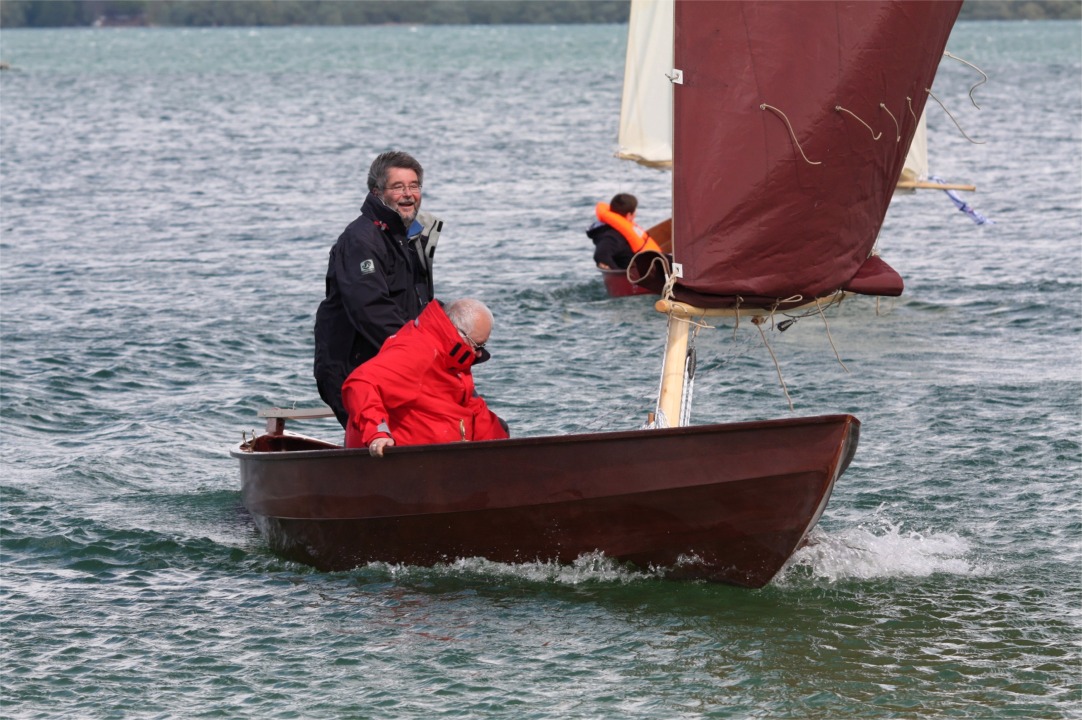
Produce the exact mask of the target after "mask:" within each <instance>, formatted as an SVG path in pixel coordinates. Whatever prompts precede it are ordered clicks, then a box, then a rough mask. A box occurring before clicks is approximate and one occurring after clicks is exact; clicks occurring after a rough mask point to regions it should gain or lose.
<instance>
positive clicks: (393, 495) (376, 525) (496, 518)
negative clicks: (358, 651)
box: [232, 415, 860, 587]
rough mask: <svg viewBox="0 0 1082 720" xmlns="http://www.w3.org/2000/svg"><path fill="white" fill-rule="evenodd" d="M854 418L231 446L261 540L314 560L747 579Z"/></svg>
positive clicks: (838, 458) (809, 506) (796, 514)
mask: <svg viewBox="0 0 1082 720" xmlns="http://www.w3.org/2000/svg"><path fill="white" fill-rule="evenodd" d="M859 426H860V423H859V421H858V420H857V419H856V418H854V417H852V416H849V415H835V416H825V417H817V418H803V419H795V420H775V421H766V422H754V423H739V424H731V425H710V426H699V427H687V428H672V429H665V430H640V431H631V432H621V433H602V434H592V435H569V436H558V437H542V438H525V439H512V440H498V441H491V442H477V443H455V444H449V445H427V446H421V447H405V448H394V449H392V450H390V451H389V452H388V453H387V456H386V457H384V458H382V459H376V458H371V457H369V456H368V454H367V452H366V451H365V450H346V449H340V448H335V447H334V446H329V445H327V444H324V443H319V441H312V440H310V439H307V438H303V437H299V436H290V435H284V436H283V435H264V436H261V437H260V438H258V439H257V440H256V441H255V443H254V445H255V447H256V448H257V451H255V452H253V451H250V450H247V449H245V447H250V446H242V447H241V448H238V449H237V450H234V451H233V453H232V454H233V455H234V456H235V457H237V458H238V459H239V460H240V466H241V485H242V495H243V501H244V505H245V507H246V508H247V509H248V511H249V512H250V513H251V515H252V517H253V518H254V520H255V522H256V524H257V526H258V527H259V529H260V531H261V532H262V533H263V534H264V535H265V537H266V538H267V541H268V543H269V544H270V546H271V548H272V549H273V550H275V551H276V552H278V553H280V554H282V555H284V556H286V557H290V558H293V559H296V560H299V561H301V562H305V563H307V564H311V565H313V566H315V567H317V568H320V569H324V570H345V569H349V568H353V567H356V566H358V565H362V564H364V563H367V562H372V561H384V562H392V563H405V564H414V565H432V564H436V563H440V562H447V561H450V560H453V559H455V558H466V557H484V558H488V559H490V560H494V561H497V562H509V563H513V562H527V561H534V560H545V561H558V562H562V563H566V562H571V561H573V560H574V559H575V558H577V557H579V556H580V555H582V554H584V553H590V552H595V551H600V552H603V553H604V554H605V555H606V556H608V557H611V558H615V559H617V560H620V561H626V562H631V563H634V564H635V565H637V566H639V567H642V568H651V567H654V568H664V569H666V572H667V574H669V575H671V576H676V577H687V578H701V579H706V580H713V581H720V582H726V583H732V584H735V585H742V586H747V587H761V586H762V585H765V584H766V583H767V582H769V581H770V579H771V578H773V577H774V575H775V574H776V573H777V572H778V570H780V569H781V567H782V566H783V565H784V564H785V562H786V560H788V558H789V557H790V556H791V555H792V553H793V552H794V551H795V550H796V549H797V548H798V547H799V545H800V543H801V541H802V540H803V539H804V537H805V536H806V534H807V532H808V530H810V529H811V527H812V526H813V525H814V524H815V523H816V521H817V520H818V519H819V516H820V515H821V514H822V512H823V509H824V507H825V506H826V502H827V500H828V498H829V497H830V492H831V489H832V488H833V485H834V482H835V480H836V479H837V477H838V476H839V475H840V474H841V473H842V472H843V471H844V470H845V468H846V467H847V466H848V464H849V462H850V460H851V459H852V456H853V453H854V452H855V450H856V445H857V441H858V436H859ZM308 447H312V448H317V449H298V448H308Z"/></svg>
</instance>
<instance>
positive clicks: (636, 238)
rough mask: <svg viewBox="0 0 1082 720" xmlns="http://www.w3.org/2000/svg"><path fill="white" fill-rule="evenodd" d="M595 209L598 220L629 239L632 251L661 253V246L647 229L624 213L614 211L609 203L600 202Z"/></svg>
mask: <svg viewBox="0 0 1082 720" xmlns="http://www.w3.org/2000/svg"><path fill="white" fill-rule="evenodd" d="M594 211H595V212H596V213H597V219H598V220H600V221H601V222H603V223H605V224H606V225H608V226H610V227H612V228H613V229H615V230H616V231H617V232H619V233H620V234H621V235H623V236H624V240H627V244H628V245H630V246H631V252H634V253H640V252H642V251H643V250H650V251H652V252H656V253H658V254H661V247H660V246H658V244H657V243H656V242H654V239H653V238H652V237H650V236H649V235H647V234H646V231H645V230H643V229H642V228H641V227H639V226H638V225H636V224H635V223H633V222H631V220H629V219H627V218H626V217H624V216H623V215H620V214H618V213H614V212H613V211H612V210H611V209H610V208H609V204H608V203H603V202H599V203H598V204H597V207H595V208H594Z"/></svg>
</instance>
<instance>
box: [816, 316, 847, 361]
mask: <svg viewBox="0 0 1082 720" xmlns="http://www.w3.org/2000/svg"><path fill="white" fill-rule="evenodd" d="M815 307H816V308H817V309H818V310H819V317H821V318H823V327H824V328H826V331H827V340H829V341H830V349H831V350H833V351H834V357H836V358H837V359H838V364H839V365H841V366H842V370H845V371H846V372H849V368H847V367H846V366H845V363H843V362H842V356H841V355H839V354H838V348H837V347H836V346H835V345H834V338H833V337H831V335H830V323H828V322H827V316H826V313H824V312H823V306H822V305H820V304H819V298H815Z"/></svg>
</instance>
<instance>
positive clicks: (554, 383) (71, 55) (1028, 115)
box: [0, 22, 1082, 720]
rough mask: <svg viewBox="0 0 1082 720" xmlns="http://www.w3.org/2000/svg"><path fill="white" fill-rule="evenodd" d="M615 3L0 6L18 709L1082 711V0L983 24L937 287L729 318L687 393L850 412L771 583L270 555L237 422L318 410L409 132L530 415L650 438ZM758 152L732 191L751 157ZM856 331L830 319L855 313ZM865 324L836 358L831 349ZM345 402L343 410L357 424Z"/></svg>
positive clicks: (653, 383)
mask: <svg viewBox="0 0 1082 720" xmlns="http://www.w3.org/2000/svg"><path fill="white" fill-rule="evenodd" d="M625 32H626V28H625V27H623V26H574V27H532V26H531V27H504V26H498V27H417V28H414V27H388V28H382V27H381V28H371V27H365V28H335V29H330V28H283V29H208V30H191V29H133V30H84V29H79V30H76V29H64V30H16V31H11V30H4V31H3V32H2V34H0V59H2V60H3V61H5V62H7V63H9V64H10V65H11V70H8V71H4V72H3V73H2V75H0V83H2V84H0V133H2V134H0V140H2V147H0V171H2V174H0V201H2V203H0V353H2V357H0V393H2V405H0V409H2V445H0V451H2V469H3V473H2V475H3V477H2V480H0V490H2V508H0V509H2V515H0V522H2V525H0V533H2V534H0V539H2V548H0V552H2V556H0V560H2V566H0V569H2V577H0V601H2V610H0V612H2V625H0V633H2V640H3V649H2V678H0V681H2V697H0V700H2V708H0V714H2V715H3V716H4V717H11V718H46V717H78V718H194V717H208V718H209V717H219V718H481V717H484V718H514V719H516V720H518V719H521V718H535V719H550V718H551V719H556V718H661V719H670V718H700V717H711V718H747V717H770V718H846V717H879V718H945V717H966V718H1067V717H1080V716H1082V710H1080V708H1082V655H1080V640H1082V610H1080V608H1082V546H1080V543H1082V447H1080V441H1082V436H1080V431H1079V428H1080V422H1082V339H1080V320H1082V24H1080V23H1077V22H1045V23H1022V22H998V23H993V22H966V23H960V24H959V25H958V26H957V27H956V29H955V31H954V34H953V36H952V38H951V42H950V43H949V45H948V49H949V50H950V51H951V52H952V53H953V54H955V55H958V56H960V57H962V58H965V59H966V60H968V61H970V62H973V63H975V64H977V65H978V66H980V67H981V69H983V70H984V71H985V72H986V73H987V74H988V75H989V78H990V79H989V82H988V83H987V84H984V85H981V86H980V87H979V88H977V90H976V91H975V93H974V97H975V98H976V100H977V102H978V103H979V105H980V109H979V110H978V109H977V108H976V107H974V106H973V105H972V104H971V103H970V101H969V98H968V90H969V87H970V85H972V84H973V82H975V81H976V79H978V78H979V75H977V73H976V72H975V71H973V70H971V69H969V68H968V67H966V66H964V65H962V64H960V63H956V62H954V61H951V60H944V62H943V64H942V66H941V69H940V73H939V76H938V78H937V80H936V84H935V87H934V91H935V92H936V95H937V96H938V97H940V99H942V100H943V102H944V104H945V105H946V106H947V108H948V109H949V110H950V111H951V113H952V114H953V115H954V116H955V117H956V118H957V119H958V121H959V123H960V124H961V125H962V127H963V128H964V130H965V132H966V133H967V134H968V135H969V136H970V137H972V138H973V139H974V140H978V141H981V142H982V144H972V143H970V142H969V141H968V140H966V138H965V137H964V136H963V135H962V134H961V133H960V132H959V131H958V130H957V129H956V128H955V126H954V123H953V122H952V121H951V120H950V118H948V117H947V115H946V113H944V112H943V111H941V110H938V108H937V107H936V106H934V104H933V103H929V107H930V108H932V110H931V111H930V113H929V125H930V129H931V141H930V145H931V155H932V158H931V163H932V170H933V172H934V173H935V174H937V175H939V176H942V177H944V178H945V179H948V180H951V181H956V182H971V183H975V184H976V185H978V187H979V190H978V192H977V193H975V194H968V195H967V196H966V198H967V199H968V200H969V201H970V202H971V203H972V204H973V206H974V207H976V209H977V210H979V211H980V212H981V213H983V214H984V215H986V216H988V217H989V218H991V219H993V220H994V221H995V223H996V224H994V225H983V226H978V225H976V224H974V223H973V222H972V221H971V220H970V219H969V218H968V217H966V215H964V214H963V213H960V212H958V211H957V210H956V209H955V208H954V206H953V204H952V203H951V202H950V200H949V199H948V198H947V197H946V196H945V195H944V194H943V193H941V192H938V191H931V192H928V193H923V194H917V195H913V196H904V197H899V198H898V199H897V200H896V201H895V202H894V203H893V205H892V207H891V210H890V212H889V214H888V217H887V222H886V224H885V227H884V229H883V232H882V234H881V237H880V246H881V250H882V253H883V255H884V256H885V257H886V259H887V260H888V261H889V262H890V263H891V264H892V265H893V266H894V267H895V268H896V269H898V270H899V271H900V272H901V274H902V275H903V276H904V277H905V279H906V283H907V285H906V291H905V294H904V295H903V296H902V297H901V298H898V299H895V300H889V301H881V302H879V303H877V302H876V301H875V300H873V299H868V298H863V299H854V300H852V301H847V302H846V303H845V304H843V305H842V306H841V307H840V308H838V309H836V310H835V311H833V312H831V313H830V314H829V316H828V321H829V325H827V326H824V324H823V322H822V321H821V320H820V319H818V318H816V317H808V318H804V319H802V320H801V321H799V322H798V323H796V324H795V325H794V326H793V327H792V328H790V329H789V330H787V331H786V332H784V333H781V332H778V331H772V332H770V333H768V334H767V336H766V337H767V340H768V341H769V345H770V349H771V350H772V351H773V353H774V354H775V355H776V356H777V358H778V363H779V365H780V367H781V371H782V374H783V377H784V380H785V383H786V386H787V387H788V389H789V393H790V395H791V397H792V402H793V406H794V409H793V410H790V409H789V405H788V402H787V400H786V398H785V395H784V394H783V392H782V391H781V388H780V385H779V382H778V377H777V373H776V371H775V367H774V363H773V361H772V360H771V357H770V353H769V352H768V351H767V348H766V347H764V345H763V340H762V339H761V338H760V336H759V333H758V331H757V330H756V329H755V328H754V327H753V326H752V325H751V324H750V323H742V324H741V325H740V326H739V327H738V328H734V327H732V325H731V324H724V323H720V324H719V325H720V326H719V328H718V329H717V330H716V331H713V332H709V333H704V335H703V336H701V337H700V339H699V343H698V350H699V356H700V365H699V375H698V381H697V384H696V404H695V408H696V409H695V413H694V417H693V421H695V422H717V421H736V420H745V419H758V418H768V417H785V416H789V415H812V414H820V413H835V412H850V413H853V414H855V415H856V416H858V417H859V418H860V419H861V421H862V423H863V428H862V437H861V446H860V448H859V450H858V453H857V456H856V459H855V461H854V464H853V466H852V467H851V468H850V469H849V471H848V472H847V473H846V475H845V476H844V477H843V478H842V479H841V480H840V481H839V483H838V485H837V487H836V490H835V492H834V495H833V497H832V498H831V501H830V505H829V506H828V508H827V511H826V513H825V515H824V517H823V519H822V521H821V523H820V526H819V528H818V529H817V530H816V532H815V536H816V540H817V542H816V543H815V544H814V545H812V546H810V547H808V548H806V549H805V550H802V551H801V552H800V553H798V555H797V556H796V557H795V558H794V560H793V562H792V563H791V565H790V566H789V567H787V568H786V569H785V570H784V571H783V572H782V573H781V575H779V577H778V578H777V579H776V580H775V581H774V582H773V583H772V584H771V585H769V586H767V587H766V588H764V589H762V590H758V591H749V590H741V589H736V588H729V587H723V586H717V585H708V584H696V583H678V582H669V581H665V580H661V579H658V578H656V577H654V576H652V575H649V574H645V573H636V572H631V571H628V570H627V569H623V568H618V567H614V566H613V565H612V564H610V563H608V562H606V561H605V559H604V558H583V559H581V561H580V562H579V563H578V564H576V565H575V566H573V567H555V566H549V565H544V564H536V565H514V566H508V565H495V564H491V563H486V562H482V561H477V560H471V561H464V562H461V563H458V564H454V565H452V566H447V567H437V568H417V567H394V566H386V565H372V566H368V567H362V568H358V569H356V570H354V571H352V572H344V573H333V574H327V573H319V572H316V571H314V570H311V569H309V568H307V567H304V566H301V565H296V564H293V563H290V562H286V561H283V560H280V559H278V558H276V557H275V556H274V555H272V554H270V553H269V552H268V551H267V549H266V546H265V544H264V542H263V541H262V539H261V538H260V537H259V536H258V534H257V533H256V532H255V531H254V529H253V527H252V524H251V522H250V520H249V519H248V517H247V515H246V514H245V512H244V510H243V509H242V508H241V506H240V496H239V478H238V472H237V467H236V463H235V461H234V460H232V459H231V458H230V457H229V455H228V450H229V448H230V447H231V446H232V445H233V444H235V443H236V442H237V441H239V440H240V439H241V433H242V432H245V431H246V432H249V433H250V432H251V430H252V429H253V428H258V427H259V426H260V423H259V421H258V420H257V418H256V416H255V413H256V411H257V410H258V409H259V408H260V407H264V406H269V405H273V404H279V405H282V404H286V405H288V404H292V403H296V404H297V405H298V406H305V405H312V404H315V402H317V400H318V396H317V393H316V390H315V386H314V383H313V381H312V379H311V353H312V332H311V330H312V324H313V320H314V313H315V309H316V306H317V305H318V303H319V301H320V299H321V297H322V292H323V275H324V272H325V269H326V258H327V251H328V249H329V248H330V245H331V244H332V243H333V241H334V239H335V238H336V237H337V235H338V234H339V232H341V230H342V228H344V227H345V225H346V224H347V223H348V222H349V221H350V220H352V219H353V218H354V217H355V215H356V213H357V210H358V208H359V207H360V203H361V200H362V198H363V183H364V175H365V172H366V170H367V167H368V164H369V163H370V161H371V159H372V158H373V157H374V155H375V154H376V153H378V152H380V151H382V150H385V149H388V148H401V149H405V150H408V151H410V152H412V153H413V154H415V155H416V156H417V157H418V158H419V159H420V160H421V162H422V163H423V164H424V165H425V169H426V178H425V180H426V183H425V198H424V203H425V208H426V209H427V210H429V211H431V212H433V213H435V214H437V215H439V216H441V217H442V218H443V219H444V220H445V222H446V229H445V231H444V234H443V236H442V238H441V240H440V247H439V252H438V253H437V256H436V259H437V280H436V290H437V295H438V296H440V297H442V298H445V299H453V298H455V297H460V296H463V295H474V296H478V297H480V298H482V299H484V300H485V301H487V302H488V303H489V304H490V305H491V306H492V308H493V310H494V311H495V314H496V318H497V325H496V329H495V331H494V333H493V335H492V340H491V342H490V347H491V348H492V350H493V353H494V359H493V360H492V362H490V363H488V364H486V365H484V366H482V367H481V368H479V369H478V372H477V373H476V375H477V382H478V385H479V387H480V388H481V390H482V392H483V393H484V394H485V395H486V397H487V399H488V400H489V402H490V404H491V405H492V406H493V408H494V409H495V410H496V411H497V412H499V413H500V414H501V415H502V416H503V417H505V418H506V419H508V420H509V422H510V424H511V426H512V429H513V431H514V433H515V434H516V435H542V434H561V433H567V432H579V431H583V430H608V429H624V428H633V427H637V426H638V425H639V424H641V423H642V421H643V420H644V419H645V416H646V413H647V412H648V411H649V410H651V409H652V401H651V398H652V396H653V395H654V393H655V391H656V387H657V380H658V374H659V371H660V357H661V353H660V351H661V348H662V346H663V339H664V320H663V318H662V317H661V316H659V315H658V314H657V313H655V312H654V311H653V309H652V304H651V301H650V299H649V298H628V299H619V300H618V299H609V298H607V297H606V296H605V293H604V292H603V290H602V288H601V281H600V279H599V278H598V277H597V274H596V271H595V270H594V269H593V265H592V262H591V259H590V255H591V252H592V246H591V244H590V242H589V240H588V239H587V238H586V237H585V235H584V230H585V228H586V226H587V225H588V224H589V222H590V221H591V214H592V207H593V204H594V203H595V202H597V201H598V200H607V199H608V198H609V197H610V196H611V195H612V194H613V193H614V192H617V191H627V192H632V193H635V194H636V195H638V196H639V198H640V202H641V204H640V212H639V220H640V222H642V223H643V224H645V225H649V224H652V223H653V222H656V221H658V220H661V219H662V218H664V217H666V216H667V210H666V209H665V208H667V207H668V206H669V203H670V189H669V183H670V176H669V175H668V174H667V173H665V172H661V171H655V170H649V169H645V168H641V167H638V166H635V165H632V164H629V163H625V162H621V161H619V160H616V159H615V158H614V157H613V153H614V151H615V137H616V124H617V116H618V109H619V95H620V89H621V83H622V78H623V52H624V45H625V37H624V34H625ZM735 181H738V179H734V182H735ZM827 328H829V334H828V333H827V332H826V329H827ZM835 349H836V350H837V352H838V355H839V356H840V358H841V360H842V362H843V363H844V367H843V365H842V364H841V363H839V362H838V360H837V359H836V358H835V354H834V353H835ZM300 429H303V430H305V431H306V432H308V433H310V434H314V435H317V436H325V437H328V438H329V439H338V438H339V437H340V430H339V429H338V428H337V425H335V424H334V423H333V421H314V422H312V423H311V424H310V425H307V426H305V427H303V428H300Z"/></svg>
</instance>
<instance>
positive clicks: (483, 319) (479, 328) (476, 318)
mask: <svg viewBox="0 0 1082 720" xmlns="http://www.w3.org/2000/svg"><path fill="white" fill-rule="evenodd" d="M447 317H448V318H450V319H451V324H452V325H454V326H455V327H456V328H458V329H459V330H461V331H462V332H464V333H466V334H467V335H469V336H470V338H471V339H472V340H473V341H474V342H475V343H477V344H479V345H483V344H485V343H486V342H488V336H489V335H490V334H491V333H492V311H491V310H489V309H488V308H487V307H486V306H485V304H484V303H483V302H481V301H480V300H474V299H473V298H462V299H461V300H455V301H454V302H452V303H451V304H450V305H448V306H447Z"/></svg>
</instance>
